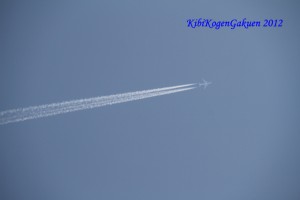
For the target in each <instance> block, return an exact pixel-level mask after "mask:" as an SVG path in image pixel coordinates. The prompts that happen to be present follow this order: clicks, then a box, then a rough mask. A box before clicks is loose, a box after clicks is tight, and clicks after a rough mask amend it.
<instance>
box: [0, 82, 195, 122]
mask: <svg viewBox="0 0 300 200" xmlns="http://www.w3.org/2000/svg"><path fill="white" fill-rule="evenodd" d="M195 85H196V84H185V85H178V86H172V87H164V88H157V89H151V90H142V91H136V92H127V93H122V94H115V95H108V96H101V97H94V98H88V99H79V100H72V101H65V102H61V103H53V104H46V105H40V106H31V107H27V108H18V109H12V110H6V111H2V112H0V125H3V124H8V123H13V122H20V121H25V120H29V119H37V118H42V117H48V116H53V115H58V114H63V113H68V112H74V111H79V110H85V109H92V108H97V107H102V106H107V105H113V104H117V103H124V102H129V101H135V100H140V99H145V98H150V97H156V96H161V95H167V94H172V93H177V92H183V91H187V90H192V89H195V88H196V87H195Z"/></svg>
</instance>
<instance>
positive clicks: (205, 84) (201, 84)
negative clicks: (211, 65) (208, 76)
mask: <svg viewBox="0 0 300 200" xmlns="http://www.w3.org/2000/svg"><path fill="white" fill-rule="evenodd" d="M202 80H203V83H199V87H201V86H203V87H204V89H206V87H207V86H208V85H210V84H212V82H207V81H206V80H204V79H202Z"/></svg>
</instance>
